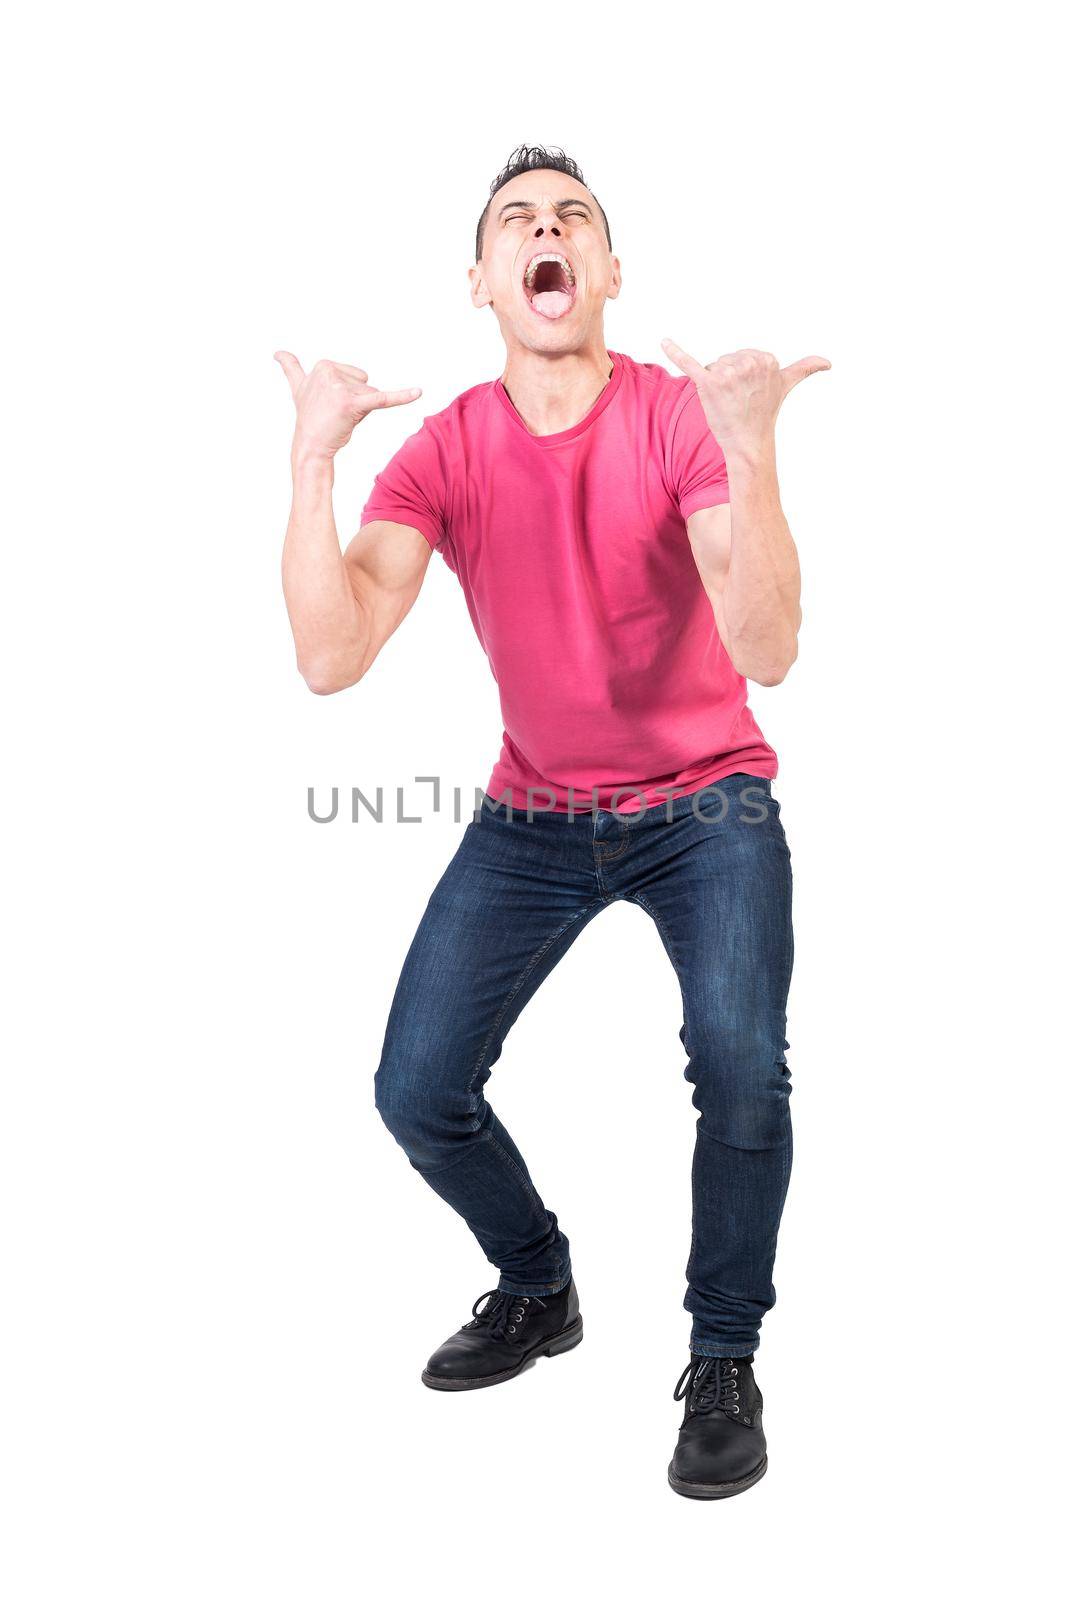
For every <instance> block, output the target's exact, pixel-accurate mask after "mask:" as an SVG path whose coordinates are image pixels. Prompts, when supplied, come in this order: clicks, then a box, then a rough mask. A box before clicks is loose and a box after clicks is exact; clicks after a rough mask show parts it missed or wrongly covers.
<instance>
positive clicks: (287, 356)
mask: <svg viewBox="0 0 1068 1600" xmlns="http://www.w3.org/2000/svg"><path fill="white" fill-rule="evenodd" d="M274 359H275V360H276V361H277V362H278V364H279V366H280V367H281V368H282V371H283V372H284V373H285V375H286V377H287V378H288V379H289V387H290V390H291V392H292V395H293V403H294V405H295V406H296V408H297V430H296V434H295V435H294V438H293V449H294V452H295V453H296V454H299V455H306V456H313V457H314V456H320V457H323V458H329V457H331V456H334V455H336V454H337V452H338V451H339V450H340V449H342V448H343V447H344V446H345V445H347V444H348V442H349V440H350V439H351V438H352V430H353V429H354V428H355V426H356V424H357V423H358V422H362V421H363V419H364V417H365V416H366V415H367V413H368V412H369V411H378V410H379V409H381V407H383V406H404V405H407V404H408V403H409V402H410V401H412V400H418V398H419V396H420V395H421V394H422V392H423V391H422V389H376V388H375V387H374V385H373V384H369V383H368V382H367V374H366V372H364V370H363V368H362V367H350V366H348V365H346V363H345V362H344V361H317V362H316V363H315V365H314V367H312V369H311V371H310V372H305V371H304V368H303V367H302V366H301V364H300V362H299V361H298V360H297V358H296V356H295V355H293V354H292V353H291V352H290V351H289V350H276V351H275V355H274Z"/></svg>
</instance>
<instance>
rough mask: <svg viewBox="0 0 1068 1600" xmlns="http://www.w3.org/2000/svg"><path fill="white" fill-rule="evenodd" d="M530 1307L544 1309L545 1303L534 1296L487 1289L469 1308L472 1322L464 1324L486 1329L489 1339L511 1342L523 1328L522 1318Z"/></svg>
mask: <svg viewBox="0 0 1068 1600" xmlns="http://www.w3.org/2000/svg"><path fill="white" fill-rule="evenodd" d="M487 1300H488V1301H489V1304H488V1306H486V1309H485V1310H480V1307H481V1306H482V1304H483V1302H484V1301H487ZM531 1306H541V1308H542V1310H544V1309H545V1301H544V1300H539V1299H538V1297H537V1295H534V1294H506V1293H505V1291H504V1290H503V1289H487V1290H486V1293H485V1294H480V1295H479V1297H478V1299H477V1300H476V1301H475V1303H474V1305H473V1306H472V1307H471V1314H472V1316H473V1318H474V1321H473V1322H469V1323H467V1324H466V1326H467V1327H469V1328H488V1329H489V1332H490V1338H491V1339H507V1340H508V1341H509V1342H511V1341H512V1340H513V1339H514V1338H515V1336H516V1334H517V1333H519V1332H521V1330H522V1327H523V1318H524V1317H525V1316H526V1314H527V1312H528V1311H529V1310H530V1308H531Z"/></svg>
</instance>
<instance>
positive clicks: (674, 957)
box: [632, 890, 700, 1283]
mask: <svg viewBox="0 0 1068 1600" xmlns="http://www.w3.org/2000/svg"><path fill="white" fill-rule="evenodd" d="M632 899H634V900H635V901H636V903H637V904H638V905H640V906H641V908H642V910H643V911H644V912H645V913H646V915H647V916H650V917H652V919H653V924H654V926H655V928H656V931H657V933H659V935H660V938H661V941H662V942H663V946H664V949H665V950H666V951H667V958H668V960H669V961H670V962H671V968H672V971H673V972H674V974H675V977H676V978H677V979H678V984H679V995H680V997H681V999H682V1026H683V1030H684V1031H685V1033H686V1035H687V1037H689V1029H688V1028H687V1027H686V989H685V986H684V984H683V981H682V973H681V971H680V970H679V958H678V954H677V952H676V950H675V946H674V944H673V943H672V941H671V937H670V935H669V934H668V931H667V928H666V927H665V926H664V924H663V923H662V922H661V920H660V918H659V917H658V916H657V914H656V912H655V911H654V910H653V907H652V903H651V901H649V900H647V899H646V898H645V896H644V895H643V894H641V893H639V891H638V890H635V891H634V894H633V895H632ZM683 1048H684V1049H686V1046H685V1045H684V1046H683ZM689 1055H690V1052H689V1050H688V1049H686V1056H687V1059H689ZM697 1129H698V1132H699V1131H700V1122H698V1125H697ZM696 1255H697V1235H696V1233H695V1232H694V1229H693V1227H692V1226H691V1228H690V1253H689V1255H688V1256H687V1257H686V1269H685V1277H686V1281H687V1283H689V1281H690V1274H691V1272H692V1271H693V1264H694V1259H695V1257H696Z"/></svg>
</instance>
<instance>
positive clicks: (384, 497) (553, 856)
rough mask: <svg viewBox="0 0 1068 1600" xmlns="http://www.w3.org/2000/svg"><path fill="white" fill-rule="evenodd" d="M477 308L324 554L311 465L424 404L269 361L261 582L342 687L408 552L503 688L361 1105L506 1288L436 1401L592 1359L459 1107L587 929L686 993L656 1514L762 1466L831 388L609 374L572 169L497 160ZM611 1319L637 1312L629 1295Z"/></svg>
mask: <svg viewBox="0 0 1068 1600" xmlns="http://www.w3.org/2000/svg"><path fill="white" fill-rule="evenodd" d="M475 261H476V264H475V266H473V267H472V268H471V269H470V272H469V277H470V284H471V298H472V301H473V303H474V304H475V305H476V306H486V305H488V306H491V307H492V308H493V312H494V314H495V316H496V318H497V321H498V323H499V325H500V330H501V334H502V336H503V338H504V342H505V347H506V360H505V369H504V373H503V376H502V377H501V378H498V379H497V380H496V381H495V382H492V383H483V384H477V385H476V386H475V387H474V388H472V389H468V390H466V391H465V392H464V393H463V394H461V395H459V396H458V397H457V398H456V399H455V400H454V401H453V402H452V404H451V405H449V406H447V407H446V408H445V410H443V411H440V412H437V413H436V414H435V415H433V416H429V417H427V418H426V420H425V421H424V422H423V425H422V427H421V428H420V429H419V431H418V432H417V433H415V434H413V435H412V436H411V437H410V438H408V439H407V440H406V442H405V443H404V444H403V445H402V446H401V448H400V449H399V450H398V451H397V453H396V454H395V455H394V457H393V459H392V460H391V461H390V462H389V464H388V465H387V467H386V468H385V470H384V471H383V472H381V473H379V474H378V476H377V477H376V479H375V482H374V488H373V489H372V491H371V495H370V498H369V499H368V501H367V503H366V505H365V507H364V510H363V515H362V518H361V523H362V525H361V528H360V531H359V532H358V534H357V535H356V537H355V538H354V539H353V540H352V542H351V544H350V545H349V546H348V548H347V550H346V551H345V552H344V554H342V552H341V549H340V546H339V543H338V537H337V532H336V529H335V526H334V519H333V512H332V504H331V487H332V482H333V458H334V456H335V454H336V452H337V451H338V450H339V449H340V448H341V447H342V446H343V445H344V444H346V443H347V442H348V440H349V438H350V437H351V434H352V431H353V428H354V427H355V425H356V423H358V422H360V421H362V419H363V418H364V416H366V415H367V413H368V412H369V411H372V410H375V409H376V408H378V407H380V406H389V405H401V404H405V403H407V402H408V401H410V400H413V399H415V398H416V397H417V396H418V395H419V393H420V390H419V389H417V388H416V389H402V390H395V391H392V392H384V391H381V390H378V389H376V388H374V387H373V386H372V385H370V384H369V383H368V379H367V374H366V373H365V372H363V371H362V370H361V369H359V368H358V367H352V366H346V365H344V364H342V363H340V362H318V363H317V364H316V366H315V367H314V368H313V369H312V370H311V371H310V372H309V373H305V372H304V371H303V370H302V368H301V366H300V363H299V362H298V361H297V359H296V357H295V356H293V355H291V354H289V353H288V352H285V351H280V352H278V356H277V359H278V360H279V361H280V363H281V365H282V367H283V368H284V370H285V372H286V375H287V377H288V379H289V382H290V386H291V389H292V393H293V398H294V401H295V402H296V409H297V423H296V433H295V436H294V440H293V450H292V466H293V506H292V512H291V516H290V521H289V528H288V532H287V534H286V542H285V552H284V557H283V582H284V588H285V595H286V602H287V605H288V608H289V616H290V620H291V623H292V628H293V635H294V638H295V641H296V647H297V661H298V665H299V668H300V671H301V672H302V674H303V676H304V678H305V679H306V681H307V683H308V685H309V687H310V688H311V689H313V690H314V691H315V692H316V693H318V694H332V693H334V692H335V691H337V690H339V689H344V688H346V687H347V686H349V685H351V684H354V683H357V682H358V681H359V679H360V678H362V677H363V675H364V673H365V672H366V671H367V669H368V668H369V667H370V665H371V663H372V662H373V661H374V659H375V657H376V656H377V654H378V652H379V650H381V648H382V646H383V644H384V643H385V642H386V640H387V639H388V638H389V636H390V635H391V634H392V633H393V631H394V629H395V628H397V627H398V625H399V624H400V623H401V621H402V620H403V619H404V617H405V616H406V615H407V613H408V611H409V609H410V608H411V606H412V605H413V604H414V602H415V598H416V596H417V595H418V593H419V588H420V585H421V584H422V581H423V576H424V573H425V571H426V567H427V563H428V562H429V559H430V555H431V551H432V550H435V549H436V550H440V552H441V554H442V556H443V557H444V559H445V561H446V562H447V564H448V565H449V566H450V567H451V568H452V570H453V571H454V572H455V573H456V575H457V577H458V578H459V580H460V583H461V584H462V586H463V590H464V594H465V596H466V598H467V603H468V607H469V610H470V613H471V620H472V622H473V623H474V627H475V631H476V633H477V635H478V638H479V640H480V642H481V644H482V645H483V648H484V649H485V651H486V653H487V655H488V657H489V661H490V666H491V668H492V670H493V673H494V676H495V678H496V680H497V682H498V685H499V688H500V695H501V708H502V713H503V719H504V746H503V749H502V751H501V754H500V758H499V760H498V762H497V764H496V766H495V768H494V770H493V774H492V776H491V778H490V780H489V786H488V791H487V795H488V798H485V799H483V801H482V803H481V808H480V811H479V813H478V815H477V817H476V820H475V821H473V822H472V823H471V824H470V826H469V827H468V828H467V830H466V832H465V834H464V836H463V838H462V840H461V842H460V845H459V848H458V850H457V852H456V854H455V856H454V857H453V860H452V861H451V863H450V865H449V867H448V868H447V870H446V872H445V874H444V876H443V877H442V879H441V882H440V883H439V884H438V885H437V887H436V889H435V890H434V892H433V894H432V895H431V897H430V901H429V904H428V906H427V909H426V912H425V915H424V916H423V919H422V922H421V923H420V926H419V928H418V930H417V932H416V934H415V938H414V941H413V943H412V946H411V949H410V951H409V953H408V956H407V959H406V961H405V964H404V968H403V971H402V973H401V977H400V982H399V984H398V987H397V992H396V995H395V997H394V1001H393V1006H392V1009H391V1012H390V1016H389V1021H388V1024H387V1029H386V1037H385V1042H384V1046H383V1050H382V1057H381V1062H380V1064H379V1068H378V1072H377V1075H376V1079H375V1087H376V1102H377V1105H378V1107H379V1109H380V1111H381V1113H382V1116H383V1118H384V1119H385V1122H386V1124H387V1126H388V1127H389V1128H390V1130H391V1131H392V1133H393V1134H394V1135H395V1137H396V1138H397V1140H398V1141H399V1143H400V1145H401V1146H402V1148H403V1149H404V1151H405V1152H406V1154H407V1155H408V1158H409V1160H410V1161H411V1164H412V1165H413V1166H414V1167H415V1169H416V1171H418V1172H419V1173H421V1175H422V1176H423V1178H424V1179H425V1180H426V1182H427V1183H428V1184H429V1185H430V1186H431V1188H433V1189H434V1190H435V1191H436V1193H437V1194H439V1195H440V1196H441V1197H442V1199H443V1200H445V1201H447V1202H448V1204H449V1205H450V1206H452V1207H453V1208H454V1209H455V1210H456V1211H458V1212H459V1214H460V1215H461V1216H462V1217H463V1218H464V1220H465V1221H466V1222H467V1224H468V1226H469V1227H470V1228H471V1230H472V1232H473V1233H474V1235H475V1237H476V1239H477V1240H478V1242H479V1244H480V1245H481V1246H482V1248H483V1250H484V1251H485V1254H486V1256H487V1258H488V1259H489V1261H490V1262H492V1263H493V1264H494V1265H495V1266H496V1267H497V1268H498V1270H499V1273H500V1278H499V1282H498V1285H497V1287H496V1288H495V1289H493V1290H490V1291H488V1293H487V1294H485V1295H483V1296H482V1298H481V1299H480V1300H478V1301H476V1302H475V1305H474V1307H473V1308H472V1311H473V1320H472V1321H470V1322H468V1323H465V1324H464V1326H463V1327H462V1328H461V1329H459V1331H458V1332H456V1333H455V1334H453V1335H452V1337H451V1338H449V1339H446V1341H445V1343H444V1344H443V1345H441V1347H440V1348H439V1349H438V1350H436V1351H435V1352H434V1354H433V1355H431V1357H430V1358H429V1360H428V1362H427V1366H426V1370H425V1372H424V1373H423V1381H424V1383H426V1384H427V1385H429V1386H430V1387H431V1388H434V1389H450V1390H464V1389H474V1388H481V1387H483V1386H485V1385H487V1384H493V1383H501V1382H503V1381H505V1380H506V1379H509V1378H513V1377H515V1376H516V1375H517V1373H519V1372H521V1371H522V1370H523V1369H524V1368H525V1367H526V1366H528V1365H529V1364H530V1362H531V1361H533V1360H535V1359H536V1358H537V1357H538V1356H539V1355H549V1356H552V1355H557V1354H559V1353H560V1352H562V1351H565V1350H570V1349H572V1348H573V1347H574V1346H575V1345H577V1344H578V1342H579V1341H580V1339H581V1338H582V1318H581V1316H580V1315H579V1304H578V1296H577V1293H576V1290H575V1285H574V1282H573V1280H572V1277H571V1265H570V1256H569V1250H568V1241H567V1239H566V1237H565V1235H564V1234H563V1233H562V1232H561V1230H560V1227H559V1225H558V1223H557V1219H556V1217H555V1216H554V1215H553V1213H552V1212H551V1211H549V1210H547V1209H546V1207H545V1205H544V1203H543V1202H542V1199H541V1197H540V1195H539V1194H538V1192H537V1190H536V1189H535V1187H534V1184H533V1181H532V1179H531V1177H530V1174H529V1172H528V1171H527V1167H526V1164H525V1162H524V1160H523V1157H522V1156H521V1155H520V1153H519V1151H518V1149H517V1148H516V1146H515V1144H514V1143H513V1142H512V1139H511V1138H510V1136H509V1135H508V1133H507V1132H506V1131H505V1129H504V1127H503V1126H502V1124H501V1123H500V1121H499V1120H498V1119H497V1117H496V1116H495V1115H494V1113H493V1111H492V1109H491V1108H490V1106H489V1104H488V1103H487V1101H486V1099H485V1097H484V1095H483V1088H484V1085H485V1083H486V1080H487V1079H488V1077H489V1073H490V1069H491V1068H492V1066H493V1064H494V1063H495V1062H496V1060H497V1058H498V1056H499V1055H500V1051H501V1046H502V1043H503V1041H504V1038H505V1035H506V1034H507V1032H508V1029H509V1028H510V1026H511V1024H512V1023H513V1022H514V1021H515V1018H516V1017H517V1015H518V1014H519V1012H520V1010H521V1008H522V1007H523V1006H524V1005H525V1003H526V1002H527V1001H528V1000H529V999H530V997H531V995H532V994H533V993H534V992H535V990H536V989H537V988H538V986H539V985H540V984H541V982H542V981H543V980H544V978H545V977H546V976H547V974H548V973H549V972H550V971H551V970H552V968H553V967H554V966H555V965H556V963H557V962H558V961H559V960H560V958H561V956H563V954H564V952H565V951H566V950H567V949H568V948H569V946H570V945H571V944H572V943H573V941H574V940H575V939H576V938H577V937H578V935H579V933H580V932H581V931H582V929H583V928H584V927H585V926H586V924H587V923H588V922H589V921H590V920H591V919H592V918H593V917H594V916H596V915H597V913H598V912H599V911H601V910H602V909H603V908H604V907H605V906H606V905H609V904H611V903H612V902H613V901H615V900H629V901H631V902H633V903H635V904H637V905H639V906H641V907H642V908H643V909H644V910H645V911H647V912H648V913H649V915H650V916H651V917H652V918H653V920H654V921H655V923H656V926H657V928H658V930H659V932H660V936H661V938H662V940H663V943H664V946H665V948H666V950H667V953H668V956H669V958H670V959H671V961H672V963H673V965H674V967H675V970H676V972H677V974H678V978H679V983H680V987H681V990H682V1000H683V1015H684V1019H685V1020H684V1024H683V1027H682V1030H681V1035H680V1037H681V1038H682V1042H683V1045H684V1047H685V1050H686V1053H687V1056H688V1065H687V1067H686V1069H685V1075H686V1077H687V1079H688V1080H689V1081H690V1082H691V1083H692V1084H693V1086H694V1091H693V1103H694V1105H695V1107H696V1108H697V1110H698V1112H699V1116H698V1121H697V1138H696V1144H695V1149H694V1157H693V1244H692V1250H691V1253H690V1258H689V1263H688V1266H687V1279H688V1285H689V1287H688V1290H687V1294H686V1297H685V1300H684V1305H685V1307H686V1309H687V1310H688V1311H689V1312H690V1313H691V1314H692V1317H693V1331H692V1337H691V1340H690V1352H691V1356H692V1359H691V1361H690V1362H689V1364H688V1365H687V1367H686V1370H685V1372H684V1373H683V1375H682V1378H681V1379H680V1381H679V1384H678V1385H677V1386H676V1398H678V1399H682V1400H684V1401H685V1411H684V1419H683V1423H682V1426H681V1428H680V1431H679V1440H678V1444H677V1447H676V1450H675V1454H674V1457H673V1460H672V1463H671V1466H670V1468H669V1482H670V1483H671V1486H672V1487H673V1488H674V1489H676V1490H677V1491H678V1492H679V1493H680V1494H685V1495H689V1496H692V1497H694V1498H698V1499H717V1498H720V1497H723V1496H725V1495H730V1494H737V1493H738V1492H739V1491H741V1490H742V1489H746V1488H748V1487H749V1486H750V1485H751V1484H753V1483H755V1482H756V1481H757V1480H758V1479H759V1478H760V1477H761V1476H762V1475H763V1473H764V1471H765V1469H766V1466H767V1456H766V1452H765V1443H764V1433H763V1428H762V1424H761V1412H762V1400H761V1395H760V1391H759V1389H758V1388H757V1386H756V1382H755V1380H754V1376H753V1352H754V1351H755V1349H756V1347H757V1344H758V1342H759V1329H760V1324H761V1319H762V1317H763V1314H764V1312H765V1311H766V1310H767V1309H768V1308H769V1307H770V1306H771V1305H772V1303H773V1301H774V1298H775V1295H774V1290H773V1288H772V1264H773V1260H774V1255H775V1241H776V1234H777V1230H778V1226H779V1219H780V1216H781V1213H782V1207H783V1201H784V1198H785V1194H786V1186H787V1182H788V1179H789V1172H790V1156H791V1138H790V1115H789V1107H788V1097H789V1093H790V1087H789V1079H790V1073H789V1070H788V1068H787V1066H786V1055H785V1053H786V1049H787V1042H786V1036H785V1026H786V999H787V990H788V987H789V982H790V971H791V965H792V957H793V945H792V933H791V921H790V892H791V874H790V857H789V851H788V849H787V845H786V840H785V838H784V835H783V830H782V826H781V824H780V821H779V817H778V804H777V802H776V801H775V800H774V799H773V798H772V796H771V793H770V780H771V778H772V777H774V775H775V773H776V771H777V763H776V758H775V755H774V752H773V751H772V750H771V748H770V747H769V746H768V744H767V743H766V742H765V740H764V738H763V737H762V735H761V733H760V730H759V729H758V727H757V725H756V723H755V721H754V719H753V717H752V715H751V713H750V711H749V710H748V707H747V704H746V682H745V680H746V678H753V679H755V680H756V681H757V682H758V683H762V684H776V683H780V682H781V681H782V679H783V678H784V677H785V675H786V673H787V671H788V670H789V668H790V666H791V664H792V662H793V661H794V658H795V655H796V652H797V630H798V627H799V625H800V620H801V612H800V607H799V604H798V597H799V591H800V579H799V573H798V564H797V554H796V551H795V549H794V544H793V540H792V539H791V536H790V531H789V528H788V527H787V524H786V520H785V518H784V516H783V513H782V510H781V508H780V505H779V493H778V484H777V479H776V468H775V438H774V428H775V419H776V416H777V413H778V410H779V407H780V405H781V404H782V401H783V399H784V397H785V396H786V394H788V393H789V391H790V389H791V388H792V387H793V386H794V385H795V384H796V383H798V382H799V381H800V380H801V379H802V378H804V377H807V376H808V375H809V374H810V373H813V372H817V371H820V370H822V369H825V368H827V367H828V366H829V365H830V363H829V362H827V361H825V360H823V359H822V358H821V357H818V356H813V357H809V358H808V359H807V360H804V361H798V362H795V363H794V364H793V365H792V366H790V367H787V368H785V369H780V367H779V364H778V362H777V361H776V360H775V359H774V358H773V357H772V356H770V355H768V354H767V353H766V352H764V351H760V350H742V351H738V352H736V353H735V354H734V355H729V356H724V357H722V358H721V359H720V360H718V361H716V362H714V363H712V364H711V365H710V366H707V367H706V366H702V365H701V363H700V362H698V361H696V360H694V359H693V358H692V357H691V356H689V355H687V354H686V353H685V352H684V351H683V350H681V349H680V348H679V346H678V345H676V344H674V343H673V342H672V341H671V340H668V339H665V340H664V341H663V347H664V350H665V352H666V353H667V354H668V355H669V356H670V358H671V359H672V361H674V362H675V364H676V365H677V366H678V367H679V368H680V369H681V371H682V372H683V374H684V376H683V377H673V376H671V375H670V374H669V373H668V372H667V371H666V370H665V369H664V368H663V367H660V366H658V365H653V364H646V363H640V362H636V361H633V360H632V359H631V358H630V357H629V356H626V355H623V354H622V353H620V352H619V351H615V350H609V349H608V348H607V347H606V345H605V340H604V327H603V317H604V304H605V301H606V300H614V299H615V298H616V296H617V295H618V294H619V290H620V284H621V277H620V265H619V260H618V257H616V256H615V255H613V254H612V243H611V236H610V233H609V229H608V222H607V219H606V217H605V215H604V212H603V211H602V209H601V207H600V204H599V202H598V201H597V199H596V198H595V196H594V195H593V193H592V192H591V191H590V190H589V189H588V188H587V187H586V185H585V183H584V181H583V179H582V175H581V173H580V172H579V170H578V168H577V166H576V165H575V163H574V162H573V161H572V160H570V158H568V157H566V156H564V155H563V153H562V152H550V151H547V150H545V149H542V148H541V147H536V148H533V149H531V148H528V147H526V146H521V147H520V148H519V149H518V150H516V151H515V152H514V153H513V155H512V156H511V158H510V159H509V162H508V164H507V166H506V167H505V168H504V170H503V171H502V172H501V173H500V174H499V175H498V177H497V179H496V180H495V182H494V183H493V185H492V187H491V190H490V198H489V201H488V202H487V205H486V208H485V210H484V211H483V213H482V216H481V217H480V219H479V223H478V228H477V235H476V246H475ZM631 1287H633V1286H631Z"/></svg>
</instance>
